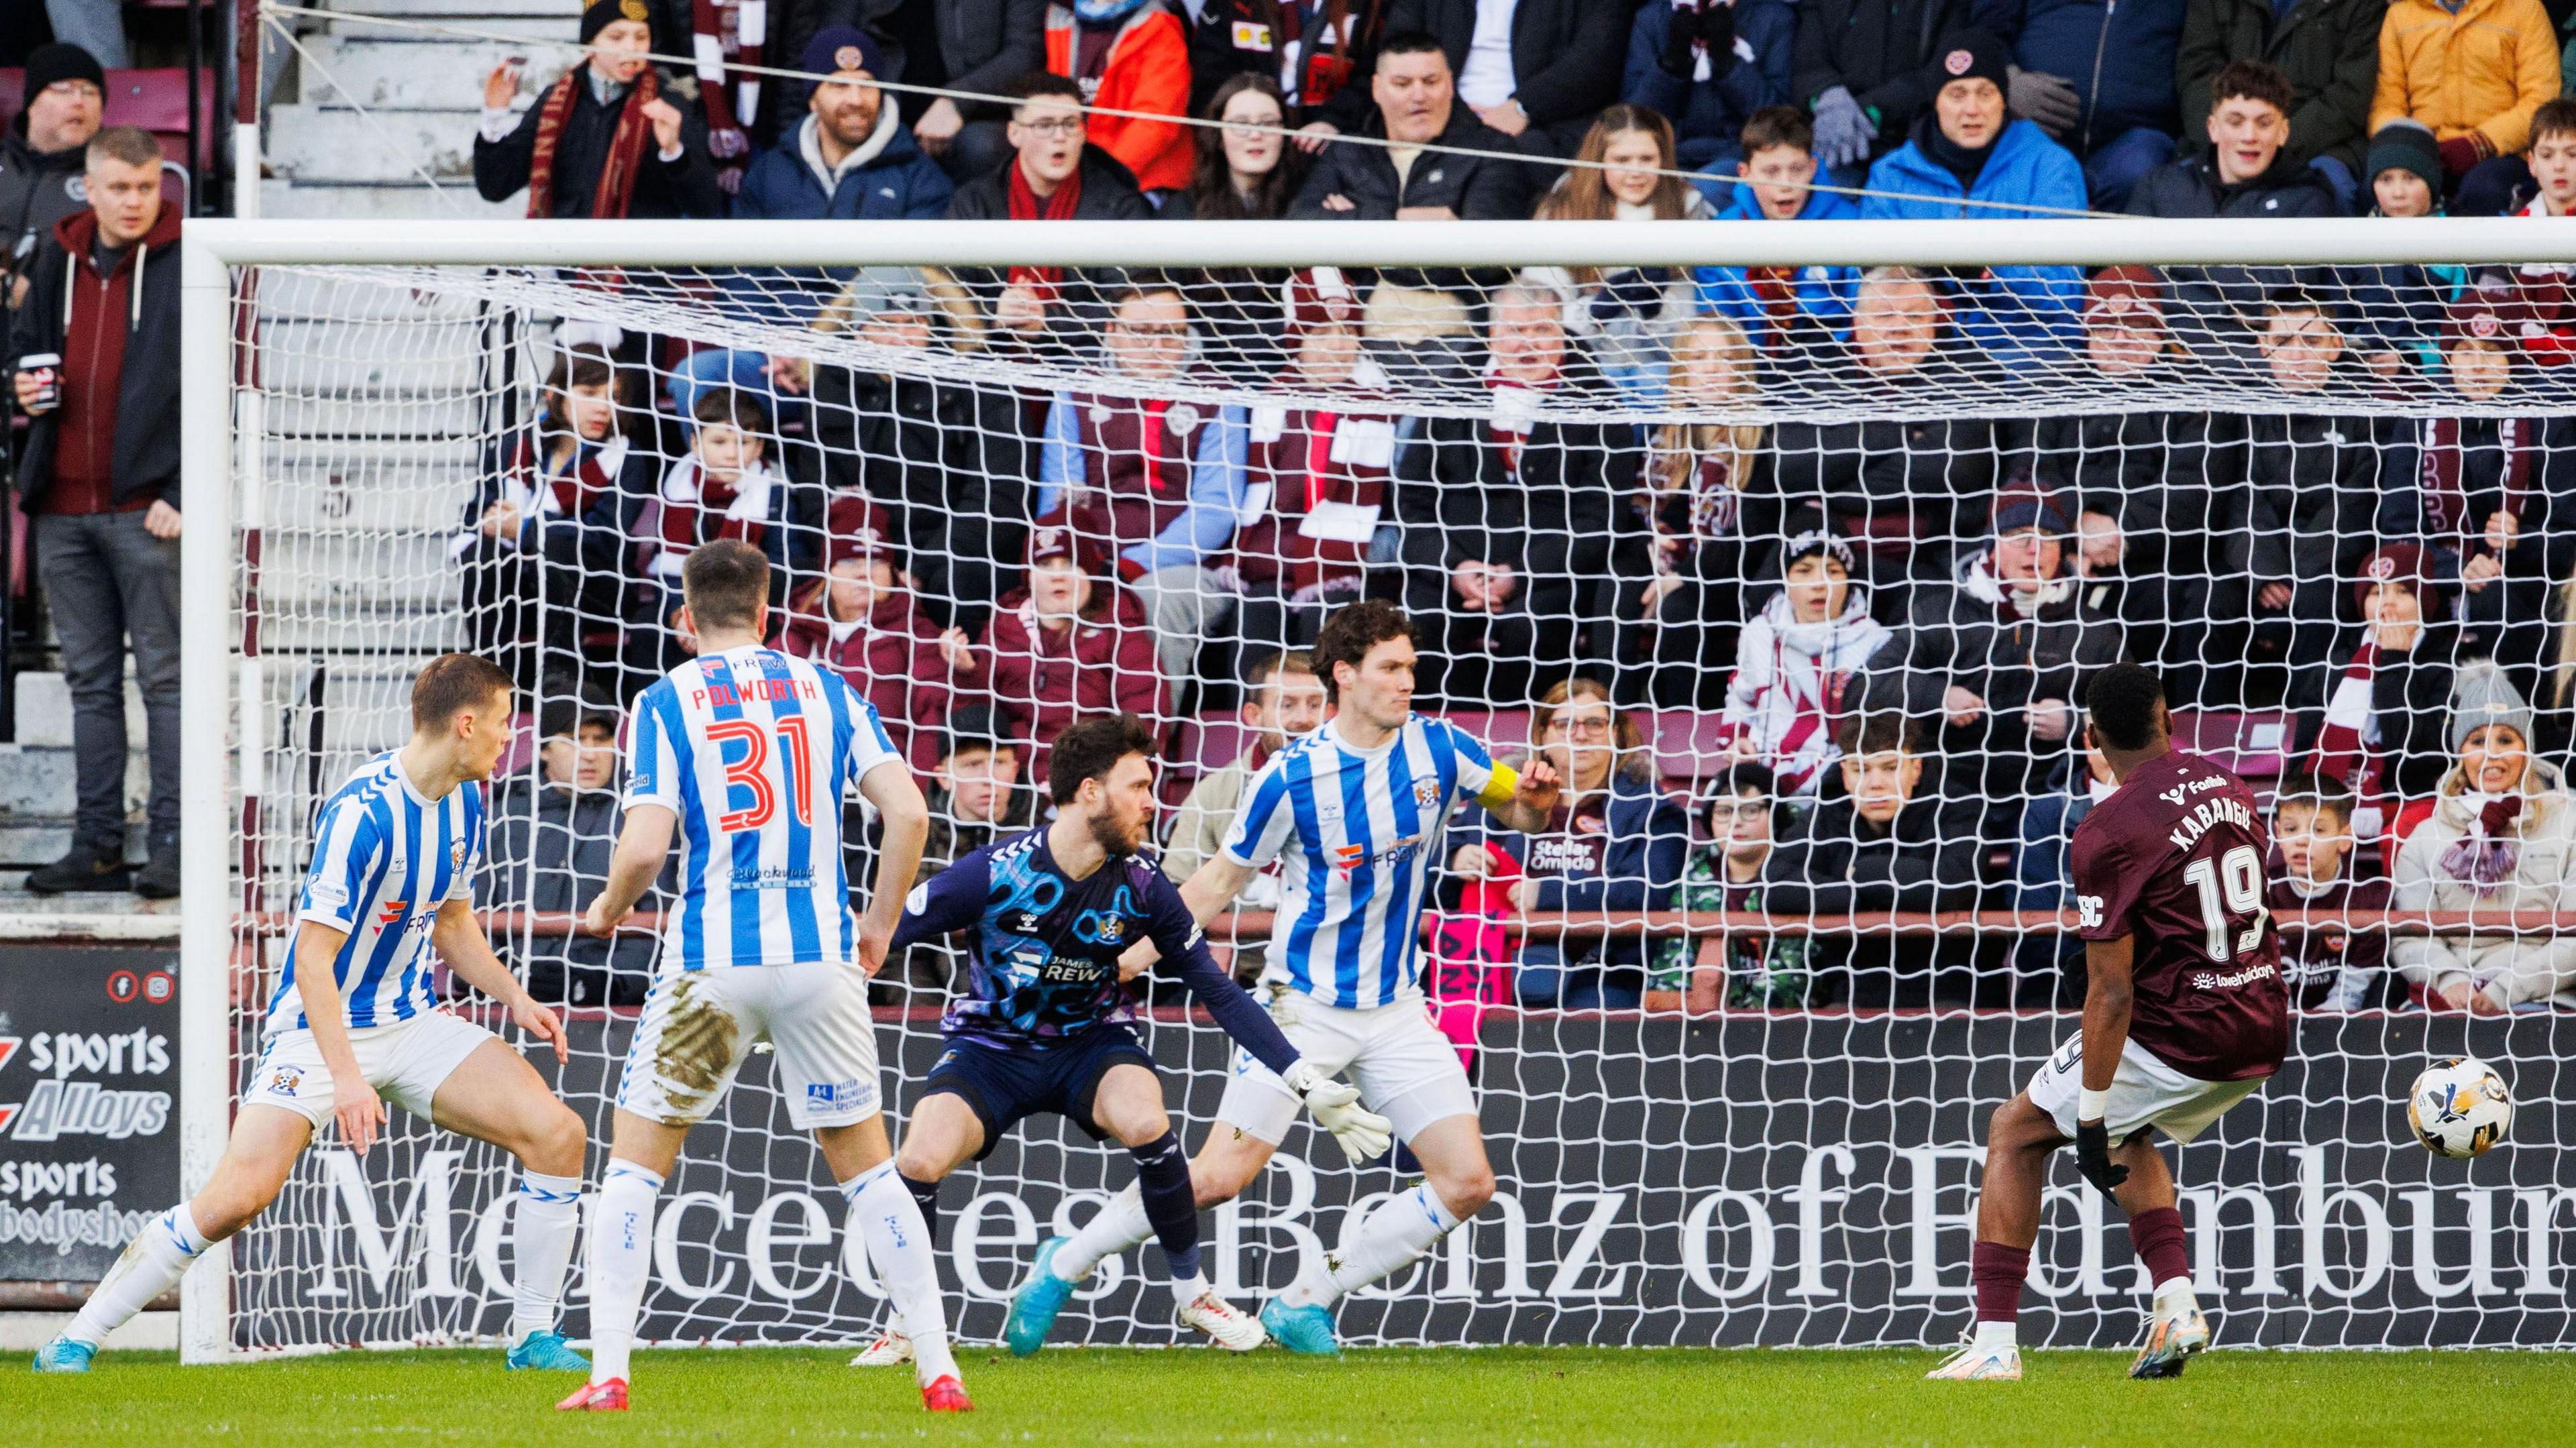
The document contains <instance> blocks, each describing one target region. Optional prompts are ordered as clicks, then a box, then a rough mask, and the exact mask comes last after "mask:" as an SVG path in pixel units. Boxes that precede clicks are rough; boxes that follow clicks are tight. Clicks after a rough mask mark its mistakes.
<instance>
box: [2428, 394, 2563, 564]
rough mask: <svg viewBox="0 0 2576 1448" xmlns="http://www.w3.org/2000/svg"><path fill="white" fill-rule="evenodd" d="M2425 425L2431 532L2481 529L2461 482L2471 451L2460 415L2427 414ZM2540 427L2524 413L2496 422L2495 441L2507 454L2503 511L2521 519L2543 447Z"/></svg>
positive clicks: (2476, 531) (2473, 532) (2458, 534)
mask: <svg viewBox="0 0 2576 1448" xmlns="http://www.w3.org/2000/svg"><path fill="white" fill-rule="evenodd" d="M2423 428H2424V433H2423V451H2424V466H2423V476H2422V477H2421V478H2420V479H2418V484H2419V486H2421V487H2422V489H2423V491H2424V515H2425V519H2426V522H2427V530H2426V531H2428V532H2430V533H2432V534H2434V535H2436V536H2440V535H2449V536H2451V537H2455V538H2456V537H2472V536H2477V535H2479V534H2481V533H2482V532H2483V529H2482V527H2481V524H2482V521H2483V520H2481V519H2476V518H2472V517H2470V516H2469V500H2468V494H2467V493H2466V492H2465V491H2464V490H2463V488H2462V486H2461V482H2460V475H2461V473H2462V472H2463V471H2464V470H2465V469H2464V467H2463V455H2464V453H2465V452H2466V449H2464V448H2462V447H2461V446H2460V420H2459V419H2458V418H2455V417H2435V418H2427V419H2426V420H2425V421H2424V424H2423ZM2538 432H2539V429H2538V428H2537V427H2536V426H2534V425H2533V423H2532V422H2531V421H2529V420H2528V419H2525V418H2519V417H2508V418H2505V419H2503V420H2501V421H2499V422H2498V423H2497V424H2496V441H2497V442H2498V443H2499V444H2500V445H2501V446H2502V447H2503V448H2504V456H2505V465H2504V510H2505V511H2506V512H2508V513H2511V514H2512V515H2514V516H2515V517H2516V518H2519V517H2521V516H2522V510H2523V506H2524V502H2525V500H2526V499H2528V498H2529V497H2530V495H2531V471H2532V457H2533V454H2535V453H2537V452H2538V451H2539V441H2540V439H2539V437H2538V436H2537V434H2538Z"/></svg>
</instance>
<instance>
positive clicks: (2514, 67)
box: [2370, 0, 2560, 216]
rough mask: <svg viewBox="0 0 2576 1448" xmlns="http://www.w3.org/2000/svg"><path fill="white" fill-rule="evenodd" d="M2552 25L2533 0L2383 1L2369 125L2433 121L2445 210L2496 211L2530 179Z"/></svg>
mask: <svg viewBox="0 0 2576 1448" xmlns="http://www.w3.org/2000/svg"><path fill="white" fill-rule="evenodd" d="M2559 84H2560V81H2559V75H2558V32H2557V29H2556V27H2554V26H2553V25H2552V24H2551V23H2550V19H2549V12H2548V10H2546V9H2545V8H2543V7H2542V5H2541V3H2540V0H2458V3H2456V4H2452V3H2445V0H2390V4H2389V6H2388V18H2387V19H2386V20H2384V21H2382V22H2381V23H2380V27H2379V82H2378V89H2377V90H2376V92H2375V93H2374V94H2373V95H2372V97H2371V102H2370V129H2371V130H2372V131H2373V132H2377V131H2378V129H2379V128H2380V127H2382V126H2384V125H2387V124H2388V123H2389V122H2390V121H2393V120H2396V119H2398V118H2399V117H2401V116H2404V117H2409V118H2412V119H2414V120H2417V121H2421V122H2422V123H2423V124H2425V125H2427V126H2430V127H2432V129H2433V135H2434V138H2435V139H2436V140H2437V141H2438V142H2439V143H2440V146H2441V152H2442V172H2443V177H2444V180H2445V181H2446V183H2447V187H2448V194H2449V197H2450V213H2451V215H2453V216H2501V215H2503V214H2504V213H2505V212H2507V211H2510V210H2512V209H2513V206H2514V202H2515V199H2516V197H2517V196H2518V195H2519V194H2520V193H2521V191H2522V189H2523V188H2524V187H2526V186H2529V185H2530V184H2531V168H2530V167H2528V166H2526V165H2524V164H2523V160H2522V153H2523V151H2524V150H2525V149H2526V148H2527V147H2528V146H2529V145H2530V140H2531V113H2532V112H2533V111H2535V110H2538V109H2539V108H2540V105H2541V103H2542V102H2544V101H2548V100H2553V99H2555V98H2556V97H2557V95H2558V91H2559Z"/></svg>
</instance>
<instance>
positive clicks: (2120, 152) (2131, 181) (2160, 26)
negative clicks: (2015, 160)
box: [1978, 0, 2188, 211]
mask: <svg viewBox="0 0 2576 1448" xmlns="http://www.w3.org/2000/svg"><path fill="white" fill-rule="evenodd" d="M2187 3H2188V0H2132V3H2130V4H2126V5H2122V4H2119V3H2118V0H2002V3H2001V4H2000V5H1999V6H1998V5H1989V6H1983V7H1981V8H1980V9H1979V11H1978V16H1979V19H1980V21H1981V23H1985V24H1989V25H1992V26H1994V27H1995V29H1996V31H1997V33H1998V34H2000V35H2001V36H2002V37H2003V39H2004V40H2005V42H2006V43H2008V44H2010V45H2011V46H2012V57H2013V62H2014V63H2013V68H2012V71H2011V84H2010V86H2009V87H2008V100H2009V102H2010V104H2011V107H2012V113H2013V114H2014V115H2016V116H2019V117H2021V118H2022V119H2023V120H2026V121H2029V122H2031V123H2032V124H2033V125H2036V126H2038V127H2039V128H2040V129H2041V130H2043V131H2046V132H2048V134H2049V138H2050V139H2051V140H2054V141H2056V142H2057V143H2058V144H2059V145H2061V146H2064V147H2066V148H2067V149H2068V150H2069V151H2072V152H2073V153H2075V155H2076V156H2077V157H2078V158H2079V159H2081V160H2082V161H2083V163H2084V188H2085V190H2086V192H2087V193H2088V194H2090V195H2091V197H2092V198H2093V205H2094V206H2095V207H2096V208H2097V209H2099V210H2103V211H2121V210H2129V209H2134V203H2133V202H2132V200H2131V196H2130V191H2131V188H2132V187H2134V186H2136V185H2137V183H2138V179H2139V178H2140V177H2142V176H2145V175H2146V174H2147V173H2148V172H2150V171H2153V170H2155V169H2156V168H2157V167H2158V166H2161V165H2163V164H2165V163H2166V162H2167V161H2170V160H2172V159H2173V154H2174V135H2175V133H2176V132H2177V131H2179V130H2180V129H2181V128H2182V125H2183V121H2184V117H2183V116H2182V115H2181V114H2180V113H2178V112H2177V111H2176V110H2175V109H2174V58H2175V53H2176V51H2177V50H2178V48H2179V47H2180V45H2181V41H2182V28H2183V10H2184V8H2185V6H2186V5H2187Z"/></svg>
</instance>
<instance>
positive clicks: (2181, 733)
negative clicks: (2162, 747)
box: [2173, 709, 2290, 779]
mask: <svg viewBox="0 0 2576 1448" xmlns="http://www.w3.org/2000/svg"><path fill="white" fill-rule="evenodd" d="M2289 733H2290V724H2289V716H2288V715H2286V714H2284V713H2283V712H2282V711H2280V710H2278V709H2177V710H2175V711H2174V715H2173V736H2174V742H2175V743H2177V744H2180V745H2181V746H2182V747H2183V748H2185V749H2188V750H2190V751H2191V752H2192V753H2194V754H2198V755H2202V756H2204V757H2206V758H2208V759H2210V760H2212V761H2215V762H2216V763H2217V765H2218V766H2219V767H2220V768H2221V769H2226V770H2231V771H2233V772H2235V773H2237V774H2240V775H2243V776H2245V777H2246V778H2247V779H2273V778H2277V777H2278V776H2279V775H2280V773H2281V769H2282V764H2283V761H2282V756H2283V755H2284V754H2285V753H2287V752H2288V750H2289V747H2290V738H2289Z"/></svg>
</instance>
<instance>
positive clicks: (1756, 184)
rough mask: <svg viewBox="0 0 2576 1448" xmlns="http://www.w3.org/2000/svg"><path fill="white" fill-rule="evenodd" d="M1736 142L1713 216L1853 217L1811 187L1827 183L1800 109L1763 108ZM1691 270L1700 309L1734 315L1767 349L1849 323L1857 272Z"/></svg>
mask: <svg viewBox="0 0 2576 1448" xmlns="http://www.w3.org/2000/svg"><path fill="white" fill-rule="evenodd" d="M1743 142H1744V155H1743V159H1741V160H1739V161H1737V162H1736V163H1735V178H1736V179H1735V182H1734V185H1733V187H1732V189H1731V190H1730V191H1729V192H1728V194H1727V195H1726V196H1725V197H1724V198H1721V199H1723V200H1724V202H1725V209H1724V210H1722V211H1720V212H1718V213H1717V219H1718V220H1720V221H1840V220H1845V219H1847V218H1850V217H1854V216H1858V215H1860V207H1859V205H1858V204H1857V203H1855V202H1854V201H1853V200H1852V199H1851V198H1850V197H1848V196H1845V195H1843V194H1842V193H1841V192H1839V191H1820V190H1818V189H1816V188H1817V187H1818V186H1820V185H1825V184H1829V183H1828V182H1827V178H1826V175H1825V166H1824V163H1823V162H1822V161H1819V160H1817V159H1816V155H1815V148H1816V132H1815V127H1814V126H1813V125H1812V124H1811V123H1810V122H1809V121H1808V119H1807V113H1806V112H1804V111H1802V110H1799V109H1798V108H1797V107H1796V106H1765V107H1763V108H1762V109H1761V110H1758V111H1755V112H1754V113H1753V115H1752V118H1751V119H1749V120H1747V121H1746V122H1745V123H1744V132H1743ZM1691 275H1692V276H1693V278H1694V279H1696V280H1697V281H1698V283H1699V304H1700V307H1701V308H1702V310H1705V311H1712V312H1723V313H1725V314H1726V315H1727V316H1730V317H1733V318H1734V319H1735V320H1736V321H1737V322H1739V323H1742V324H1743V327H1744V330H1745V331H1746V333H1747V334H1749V335H1750V336H1751V337H1752V339H1753V342H1754V345H1756V346H1758V347H1762V348H1765V349H1771V348H1775V347H1781V346H1785V347H1798V346H1803V345H1806V344H1808V343H1811V342H1815V341H1819V340H1821V338H1820V337H1819V336H1818V335H1817V334H1818V333H1820V332H1822V331H1824V330H1825V329H1826V328H1827V327H1841V326H1846V325H1848V321H1847V319H1848V318H1849V317H1850V316H1851V293H1852V288H1853V286H1854V285H1855V284H1856V283H1857V282H1858V281H1859V279H1860V270H1859V268H1857V267H1829V266H1804V267H1786V266H1766V267H1741V266H1704V267H1701V268H1699V269H1698V270H1697V271H1695V272H1693V273H1692V274H1691Z"/></svg>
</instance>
